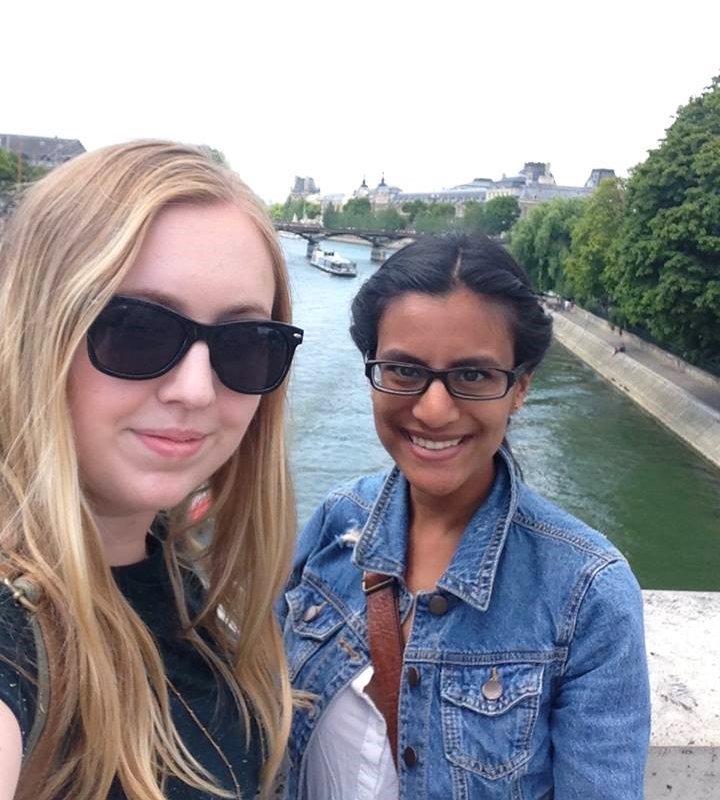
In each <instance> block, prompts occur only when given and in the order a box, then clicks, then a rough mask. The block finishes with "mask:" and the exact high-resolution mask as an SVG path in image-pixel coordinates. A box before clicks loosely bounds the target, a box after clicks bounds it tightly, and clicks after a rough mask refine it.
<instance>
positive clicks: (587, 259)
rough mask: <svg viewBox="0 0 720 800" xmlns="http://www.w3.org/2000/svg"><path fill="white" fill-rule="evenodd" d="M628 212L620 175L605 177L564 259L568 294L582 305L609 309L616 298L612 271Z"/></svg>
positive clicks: (576, 227) (574, 231)
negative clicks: (622, 227) (613, 291)
mask: <svg viewBox="0 0 720 800" xmlns="http://www.w3.org/2000/svg"><path fill="white" fill-rule="evenodd" d="M624 215H625V189H624V185H623V183H622V181H620V180H619V179H617V178H606V179H605V180H604V181H602V182H601V183H600V186H599V187H598V189H597V190H596V191H595V193H594V194H593V196H592V197H591V198H590V199H589V200H588V201H587V205H586V206H585V211H584V213H583V215H582V216H581V217H580V219H579V220H578V222H577V225H575V227H574V229H573V232H572V242H571V247H570V254H569V256H568V258H567V261H566V262H565V277H566V288H567V291H568V294H570V295H571V296H572V297H574V298H575V299H576V300H577V301H578V302H579V303H580V304H582V305H584V306H587V307H590V308H593V307H596V308H600V309H602V310H603V311H605V312H607V311H608V309H609V308H610V305H611V302H612V300H613V296H612V285H613V282H612V279H611V277H610V273H611V271H612V269H614V265H615V263H616V260H617V252H618V239H619V235H620V228H621V226H622V223H623V218H624Z"/></svg>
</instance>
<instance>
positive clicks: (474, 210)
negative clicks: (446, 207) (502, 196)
mask: <svg viewBox="0 0 720 800" xmlns="http://www.w3.org/2000/svg"><path fill="white" fill-rule="evenodd" d="M463 212H464V213H463V225H462V226H463V230H465V231H467V232H468V233H485V234H486V233H487V225H486V222H485V203H479V202H478V201H477V200H468V202H467V203H465V206H464V208H463Z"/></svg>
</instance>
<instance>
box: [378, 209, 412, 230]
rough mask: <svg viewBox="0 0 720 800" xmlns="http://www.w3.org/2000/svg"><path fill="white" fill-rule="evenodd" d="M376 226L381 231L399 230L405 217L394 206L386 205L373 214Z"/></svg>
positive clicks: (404, 221) (402, 226) (403, 225)
mask: <svg viewBox="0 0 720 800" xmlns="http://www.w3.org/2000/svg"><path fill="white" fill-rule="evenodd" d="M375 217H376V219H377V225H378V228H380V230H382V231H401V230H402V229H403V228H404V227H405V224H406V220H405V217H404V216H403V215H402V214H401V213H400V212H399V211H398V210H397V208H395V206H388V207H387V208H385V209H383V210H382V211H378V212H377V214H376V215H375Z"/></svg>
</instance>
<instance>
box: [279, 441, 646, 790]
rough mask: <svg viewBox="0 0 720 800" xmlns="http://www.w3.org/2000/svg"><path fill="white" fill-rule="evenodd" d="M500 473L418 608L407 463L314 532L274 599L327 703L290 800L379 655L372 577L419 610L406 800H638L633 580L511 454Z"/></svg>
mask: <svg viewBox="0 0 720 800" xmlns="http://www.w3.org/2000/svg"><path fill="white" fill-rule="evenodd" d="M497 464H498V469H497V470H496V472H497V477H496V479H495V483H494V486H493V489H492V491H491V494H490V496H489V497H488V498H487V500H486V501H485V502H484V503H483V504H482V506H481V507H480V508H479V509H478V510H477V511H476V513H475V515H474V516H473V518H472V519H471V521H470V523H469V524H468V526H467V528H466V529H465V531H464V533H463V536H462V539H461V542H460V544H459V546H458V549H457V551H456V553H455V555H454V556H453V558H452V561H451V563H450V565H449V567H448V568H447V570H446V572H445V573H444V574H443V576H442V577H441V578H440V580H439V581H438V582H437V586H436V590H435V591H433V592H421V593H418V594H417V596H416V597H415V598H414V599H413V597H412V596H411V594H410V593H409V592H408V590H407V588H406V587H405V584H404V582H403V575H404V572H405V557H406V556H405V553H406V542H407V531H408V522H409V506H408V496H409V495H408V485H407V482H406V480H405V478H404V477H403V476H402V474H401V473H400V472H399V471H398V470H397V469H394V470H392V471H391V472H390V473H389V474H388V475H374V476H369V477H364V478H360V479H359V480H357V481H355V482H352V483H349V484H347V485H343V486H341V487H339V488H337V489H336V490H334V491H333V492H331V493H330V495H329V496H328V497H327V499H326V500H325V502H324V504H323V505H322V506H321V507H320V508H319V509H318V510H317V511H316V513H315V515H314V516H313V517H312V519H311V520H310V522H309V523H308V525H307V526H306V528H305V530H304V531H303V533H302V535H301V537H300V542H299V546H298V553H297V558H296V563H295V567H294V570H293V572H292V576H291V579H290V582H289V585H288V588H287V591H286V593H285V599H284V602H282V601H281V603H280V604H279V605H280V617H281V624H282V625H283V628H284V637H285V644H286V647H287V652H288V659H289V665H290V675H291V679H292V682H293V685H294V687H295V688H296V689H302V690H305V691H307V692H311V693H313V694H314V695H316V700H315V702H314V704H313V705H312V707H311V708H299V709H298V710H297V711H296V713H295V717H294V720H293V727H292V733H291V736H290V754H289V755H290V774H289V776H288V784H287V795H286V796H287V797H288V798H290V800H295V798H299V797H300V788H299V787H300V786H302V770H303V753H304V751H305V748H306V745H307V743H308V741H309V739H310V737H311V736H312V734H313V726H314V723H315V722H316V720H317V719H318V718H319V716H320V715H322V713H323V711H324V709H325V708H327V706H328V704H329V703H330V702H331V701H332V699H333V697H334V696H335V695H336V693H337V692H338V691H339V690H341V689H343V688H344V687H346V686H348V684H349V683H350V682H351V681H352V680H353V678H354V677H355V676H356V675H357V674H358V673H359V672H360V671H361V670H363V668H364V667H365V666H366V665H367V664H368V662H369V660H370V655H369V650H368V629H367V619H366V616H365V609H366V605H365V596H364V594H363V590H362V585H361V581H362V573H363V570H368V571H372V572H380V573H385V574H388V575H394V576H397V578H398V579H399V581H400V596H399V607H400V616H401V618H402V619H405V618H406V616H407V615H408V614H409V613H410V612H411V610H412V605H413V602H414V603H415V618H414V620H413V623H412V630H411V634H410V636H409V639H408V641H407V643H406V648H405V653H404V661H403V673H402V678H401V685H400V695H399V715H398V718H399V722H398V727H399V732H398V750H399V759H398V779H399V786H400V797H401V798H402V799H403V800H404V799H405V798H407V799H408V800H410V798H411V799H412V800H431V799H432V800H450V798H452V800H499V799H500V798H503V800H547V799H549V798H554V800H600V799H601V798H602V800H641V798H642V796H643V789H642V786H643V773H644V766H645V757H646V752H647V747H648V739H649V729H650V709H649V692H648V677H647V666H646V656H645V647H644V638H643V620H642V597H641V593H640V589H639V587H638V584H637V582H636V580H635V578H634V576H633V574H632V572H631V571H630V568H629V566H628V564H627V562H626V560H625V559H624V558H623V556H622V555H621V554H620V553H619V552H618V550H617V549H616V548H615V547H613V545H612V544H610V542H609V541H608V540H607V539H606V538H605V537H604V536H603V535H602V534H600V533H598V532H597V531H594V530H592V529H591V528H589V527H587V526H586V525H585V524H583V523H582V522H580V521H579V520H577V519H575V518H573V517H571V516H570V515H569V514H567V513H565V512H563V511H561V510H560V509H558V508H557V507H555V506H553V505H552V504H551V503H549V502H547V501H546V500H543V499H542V498H541V497H539V496H538V495H537V494H535V493H534V492H532V491H531V490H530V489H529V488H528V487H527V486H526V485H524V484H523V483H522V481H521V480H520V479H519V476H518V475H517V474H516V472H515V470H514V469H513V466H512V462H511V460H510V458H509V456H508V455H507V453H505V452H504V451H503V450H501V451H500V453H499V454H498V458H497ZM438 598H443V599H442V600H438ZM408 675H411V679H410V680H408ZM492 678H494V679H495V680H496V681H498V682H499V683H500V688H501V691H500V692H499V696H498V691H497V685H495V684H493V685H492V687H490V690H489V689H488V687H487V683H488V681H490V680H491V679H492ZM493 689H494V691H493ZM303 800H312V798H309V797H305V798H303Z"/></svg>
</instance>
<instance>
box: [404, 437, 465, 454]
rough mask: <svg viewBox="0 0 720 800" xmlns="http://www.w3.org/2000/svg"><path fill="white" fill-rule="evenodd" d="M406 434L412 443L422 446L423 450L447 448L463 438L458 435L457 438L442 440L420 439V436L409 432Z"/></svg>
mask: <svg viewBox="0 0 720 800" xmlns="http://www.w3.org/2000/svg"><path fill="white" fill-rule="evenodd" d="M408 436H409V438H410V441H411V442H412V443H413V444H414V445H416V446H417V447H422V448H424V449H425V450H447V449H448V448H450V447H457V446H458V445H459V444H460V442H462V440H463V438H464V437H463V436H459V437H458V438H457V439H443V440H442V441H437V440H435V439H422V438H421V437H420V436H413V435H412V434H411V433H409V434H408Z"/></svg>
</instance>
